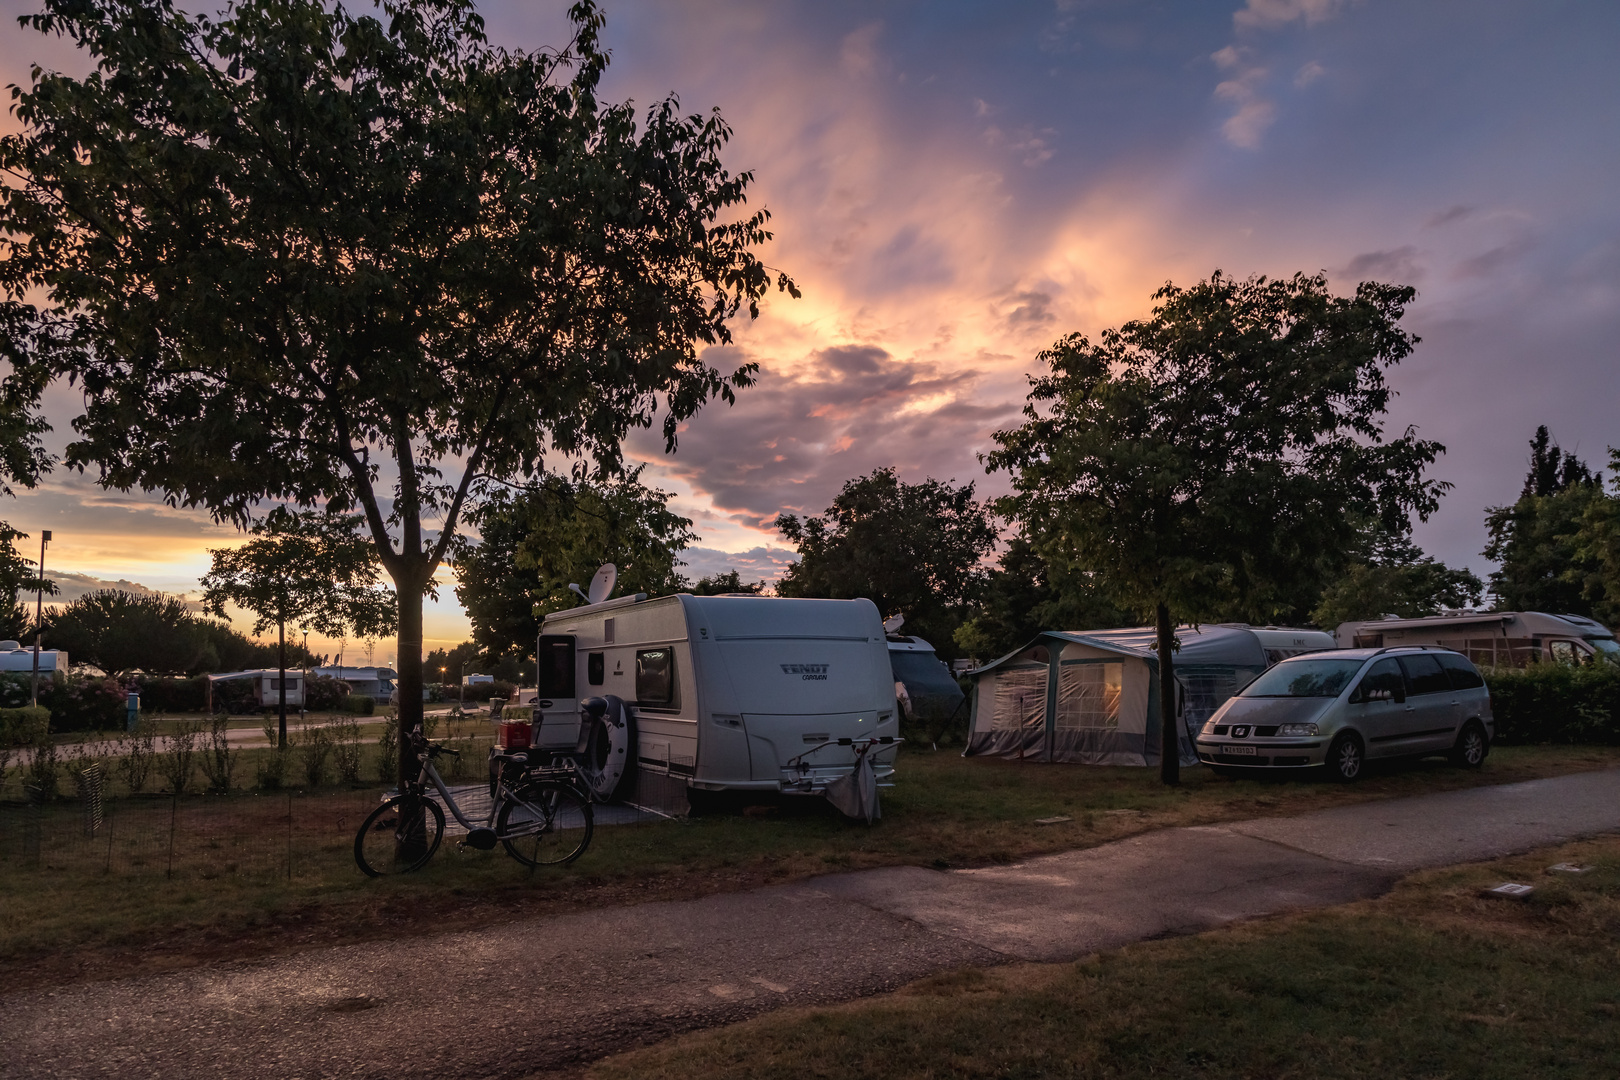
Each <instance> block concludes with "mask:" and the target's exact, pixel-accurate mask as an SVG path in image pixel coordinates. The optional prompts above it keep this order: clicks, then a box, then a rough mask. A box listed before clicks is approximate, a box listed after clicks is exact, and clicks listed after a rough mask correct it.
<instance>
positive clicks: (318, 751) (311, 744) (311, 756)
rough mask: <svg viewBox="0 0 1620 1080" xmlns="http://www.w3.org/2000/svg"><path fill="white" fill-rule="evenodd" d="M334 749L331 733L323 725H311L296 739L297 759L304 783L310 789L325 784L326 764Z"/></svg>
mask: <svg viewBox="0 0 1620 1080" xmlns="http://www.w3.org/2000/svg"><path fill="white" fill-rule="evenodd" d="M334 749H336V747H335V745H334V743H333V740H332V732H331V731H330V730H328V729H327V727H326V726H325V725H319V724H316V725H311V726H309V727H306V728H305V729H304V733H303V734H302V735H301V736H299V739H298V757H299V761H300V763H301V764H302V765H303V767H304V782H305V783H306V784H308V785H309V786H310V787H311V788H318V787H320V786H321V785H322V784H324V783H326V770H327V764H328V763H329V762H330V761H331V759H332V752H333V750H334Z"/></svg>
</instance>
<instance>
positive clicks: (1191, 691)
mask: <svg viewBox="0 0 1620 1080" xmlns="http://www.w3.org/2000/svg"><path fill="white" fill-rule="evenodd" d="M1176 677H1177V678H1179V679H1180V680H1181V685H1182V686H1183V687H1185V688H1186V691H1187V697H1186V699H1185V700H1186V704H1185V706H1184V709H1185V712H1184V713H1183V718H1184V720H1185V723H1186V725H1187V728H1188V730H1190V731H1197V730H1198V729H1199V728H1201V727H1203V726H1204V721H1206V720H1208V719H1209V718H1210V717H1211V716H1213V715H1214V714H1215V710H1216V709H1218V708H1220V707H1221V705H1222V704H1223V703H1225V701H1226V699H1227V698H1229V697H1231V696H1232V695H1233V694H1235V693H1237V692H1238V684H1237V675H1236V674H1235V673H1233V672H1226V671H1219V672H1205V671H1197V672H1187V673H1185V674H1183V673H1181V672H1177V673H1176Z"/></svg>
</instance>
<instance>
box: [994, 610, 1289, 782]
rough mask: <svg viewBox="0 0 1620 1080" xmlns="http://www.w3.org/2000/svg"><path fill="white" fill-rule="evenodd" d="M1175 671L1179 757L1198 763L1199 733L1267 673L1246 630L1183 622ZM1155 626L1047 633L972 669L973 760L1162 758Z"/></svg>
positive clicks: (1135, 761)
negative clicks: (1223, 706)
mask: <svg viewBox="0 0 1620 1080" xmlns="http://www.w3.org/2000/svg"><path fill="white" fill-rule="evenodd" d="M1176 636H1177V638H1178V640H1179V641H1180V643H1181V647H1180V648H1179V649H1178V650H1176V653H1175V657H1174V667H1175V674H1176V681H1177V683H1178V684H1179V686H1180V692H1179V697H1180V701H1179V702H1178V703H1177V705H1178V708H1179V709H1180V711H1181V716H1182V731H1181V738H1180V744H1181V754H1180V757H1181V762H1182V764H1184V765H1192V764H1195V763H1196V762H1197V760H1198V758H1197V755H1196V753H1195V752H1194V750H1193V745H1192V738H1191V733H1193V732H1196V731H1197V730H1198V729H1199V728H1200V727H1202V726H1203V723H1204V721H1205V720H1207V719H1208V718H1209V716H1210V714H1211V713H1213V712H1214V711H1215V710H1216V709H1217V708H1218V707H1219V706H1220V704H1221V703H1222V702H1224V701H1225V700H1226V699H1227V698H1229V697H1231V696H1232V695H1233V694H1235V693H1236V692H1237V691H1238V690H1239V689H1240V688H1241V687H1243V686H1244V685H1246V684H1247V683H1248V682H1249V680H1250V679H1253V678H1254V677H1255V676H1256V675H1258V674H1259V673H1260V672H1262V671H1264V670H1265V669H1266V666H1267V663H1266V654H1265V649H1264V648H1263V647H1262V645H1261V643H1260V640H1259V637H1258V636H1257V635H1256V634H1255V633H1254V632H1252V631H1251V630H1249V629H1247V628H1239V627H1227V626H1201V627H1196V628H1195V627H1190V626H1183V627H1180V628H1178V629H1177V631H1176ZM1153 644H1154V632H1153V629H1152V628H1151V627H1142V628H1133V629H1126V630H1088V631H1059V630H1052V631H1046V632H1044V633H1042V634H1041V635H1040V636H1038V637H1037V638H1036V639H1035V640H1034V641H1032V642H1030V643H1029V644H1028V645H1026V646H1024V647H1023V648H1022V649H1019V650H1017V651H1016V652H1012V653H1009V654H1008V655H1006V656H1004V657H1002V658H1001V659H999V660H997V661H995V662H994V663H991V664H986V665H985V666H984V667H981V668H978V669H976V670H974V671H972V672H969V674H970V675H971V676H972V677H973V679H974V684H975V689H974V693H973V695H972V697H971V698H970V702H969V720H968V748H967V751H966V754H967V755H969V756H974V755H982V756H992V757H1004V758H1015V759H1023V760H1038V761H1061V762H1075V763H1079V764H1087V765H1157V764H1158V763H1159V743H1160V740H1159V658H1158V654H1157V652H1156V651H1155V650H1154V649H1153Z"/></svg>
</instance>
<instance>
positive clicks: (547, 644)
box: [533, 634, 579, 750]
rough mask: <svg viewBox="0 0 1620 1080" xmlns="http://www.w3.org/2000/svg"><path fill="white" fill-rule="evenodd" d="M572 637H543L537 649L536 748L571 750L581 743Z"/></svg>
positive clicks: (546, 635) (563, 635) (565, 635)
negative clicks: (579, 741)
mask: <svg viewBox="0 0 1620 1080" xmlns="http://www.w3.org/2000/svg"><path fill="white" fill-rule="evenodd" d="M574 653H575V642H574V635H572V634H541V635H540V641H539V644H538V646H537V647H536V649H535V659H536V661H537V667H538V669H539V670H538V671H537V672H536V682H535V686H536V687H537V691H538V692H537V693H536V695H535V703H534V717H533V721H534V735H533V740H534V745H535V746H540V747H548V748H551V749H558V750H561V749H568V750H572V749H573V748H574V746H575V744H576V743H577V742H578V740H579V693H578V690H577V688H576V686H575V681H576V679H577V678H578V672H577V670H576V668H575V658H574Z"/></svg>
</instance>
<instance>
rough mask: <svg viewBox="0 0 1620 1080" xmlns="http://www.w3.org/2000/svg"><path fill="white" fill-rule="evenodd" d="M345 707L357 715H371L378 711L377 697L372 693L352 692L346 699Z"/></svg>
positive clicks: (347, 710)
mask: <svg viewBox="0 0 1620 1080" xmlns="http://www.w3.org/2000/svg"><path fill="white" fill-rule="evenodd" d="M343 708H344V711H346V712H350V713H353V714H354V715H355V716H371V715H372V714H373V713H375V712H376V711H377V699H376V698H374V697H372V696H371V695H370V694H350V695H349V696H348V697H347V698H346V699H345V700H344V702H343Z"/></svg>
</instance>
